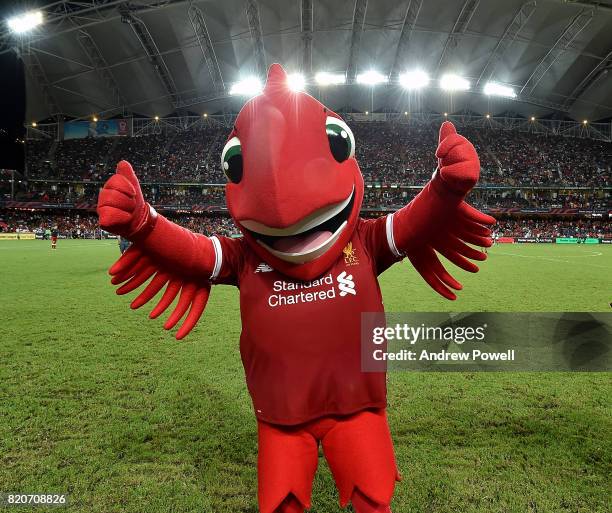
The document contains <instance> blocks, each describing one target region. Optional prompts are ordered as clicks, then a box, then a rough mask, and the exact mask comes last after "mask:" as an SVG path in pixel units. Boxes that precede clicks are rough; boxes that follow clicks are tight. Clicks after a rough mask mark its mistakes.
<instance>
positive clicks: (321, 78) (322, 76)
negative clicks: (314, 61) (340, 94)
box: [315, 71, 346, 86]
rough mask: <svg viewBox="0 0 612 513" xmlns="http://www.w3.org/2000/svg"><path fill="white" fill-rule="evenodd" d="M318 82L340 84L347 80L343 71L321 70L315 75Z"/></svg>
mask: <svg viewBox="0 0 612 513" xmlns="http://www.w3.org/2000/svg"><path fill="white" fill-rule="evenodd" d="M315 80H316V82H317V84H319V85H322V86H326V85H339V84H344V83H345V82H346V77H345V76H344V75H343V74H341V73H328V72H327V71H320V72H319V73H317V74H316V75H315Z"/></svg>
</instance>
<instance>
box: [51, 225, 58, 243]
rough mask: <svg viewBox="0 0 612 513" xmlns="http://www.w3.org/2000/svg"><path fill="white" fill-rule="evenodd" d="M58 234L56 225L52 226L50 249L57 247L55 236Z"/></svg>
mask: <svg viewBox="0 0 612 513" xmlns="http://www.w3.org/2000/svg"><path fill="white" fill-rule="evenodd" d="M58 235H59V230H58V229H57V226H54V227H53V229H52V230H51V249H57V236H58Z"/></svg>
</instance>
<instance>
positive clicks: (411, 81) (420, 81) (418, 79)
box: [399, 70, 429, 90]
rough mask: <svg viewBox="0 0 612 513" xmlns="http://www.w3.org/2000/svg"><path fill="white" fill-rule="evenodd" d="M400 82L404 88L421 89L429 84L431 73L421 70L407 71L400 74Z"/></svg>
mask: <svg viewBox="0 0 612 513" xmlns="http://www.w3.org/2000/svg"><path fill="white" fill-rule="evenodd" d="M399 83H400V85H401V86H402V87H403V88H404V89H408V90H415V89H421V88H423V87H425V86H427V84H429V75H428V74H427V73H425V72H424V71H421V70H414V71H407V72H406V73H402V74H401V75H400V76H399Z"/></svg>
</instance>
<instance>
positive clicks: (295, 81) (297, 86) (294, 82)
mask: <svg viewBox="0 0 612 513" xmlns="http://www.w3.org/2000/svg"><path fill="white" fill-rule="evenodd" d="M287 84H289V89H291V90H292V91H303V90H304V87H305V86H306V79H305V78H304V75H302V74H301V73H292V74H291V75H289V76H287Z"/></svg>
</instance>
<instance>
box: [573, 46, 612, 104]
mask: <svg viewBox="0 0 612 513" xmlns="http://www.w3.org/2000/svg"><path fill="white" fill-rule="evenodd" d="M610 71H612V50H611V51H610V52H609V53H608V55H606V56H605V57H604V58H603V59H602V60H601V61H599V63H598V64H597V66H595V67H594V68H593V69H592V70H591V72H590V73H589V74H588V75H587V76H586V77H584V78H583V79H582V81H581V82H580V83H579V84H578V85H577V86H576V87H575V88H574V90H573V91H572V94H570V95H569V96H568V98H567V100H566V101H565V106H566V107H568V108H569V109H571V107H572V106H573V105H574V104H575V103H576V101H577V100H578V99H579V98H580V97H581V96H582V95H583V94H584V93H585V92H586V91H588V89H589V88H590V87H591V86H592V85H594V84H595V83H596V82H597V81H598V80H599V79H600V78H603V77H604V76H606V75H607V74H608V73H609V72H610Z"/></svg>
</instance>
